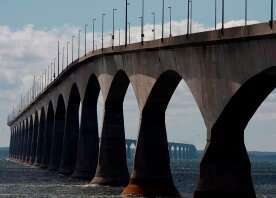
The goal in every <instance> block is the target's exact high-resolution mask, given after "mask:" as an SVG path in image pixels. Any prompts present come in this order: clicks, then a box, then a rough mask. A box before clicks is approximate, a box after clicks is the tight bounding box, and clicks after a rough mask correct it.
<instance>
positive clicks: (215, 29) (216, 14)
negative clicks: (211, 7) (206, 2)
mask: <svg viewBox="0 0 276 198" xmlns="http://www.w3.org/2000/svg"><path fill="white" fill-rule="evenodd" d="M215 30H217V0H215Z"/></svg>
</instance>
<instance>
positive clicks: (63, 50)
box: [62, 46, 65, 71]
mask: <svg viewBox="0 0 276 198" xmlns="http://www.w3.org/2000/svg"><path fill="white" fill-rule="evenodd" d="M64 53H65V47H64V46H63V48H62V71H63V68H64Z"/></svg>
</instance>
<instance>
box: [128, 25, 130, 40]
mask: <svg viewBox="0 0 276 198" xmlns="http://www.w3.org/2000/svg"><path fill="white" fill-rule="evenodd" d="M128 43H129V44H130V23H128Z"/></svg>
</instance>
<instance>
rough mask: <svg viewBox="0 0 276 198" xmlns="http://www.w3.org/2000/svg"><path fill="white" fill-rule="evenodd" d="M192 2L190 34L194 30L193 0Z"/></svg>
mask: <svg viewBox="0 0 276 198" xmlns="http://www.w3.org/2000/svg"><path fill="white" fill-rule="evenodd" d="M190 4H191V7H190V9H191V13H190V34H191V33H192V32H193V29H192V27H193V0H190Z"/></svg>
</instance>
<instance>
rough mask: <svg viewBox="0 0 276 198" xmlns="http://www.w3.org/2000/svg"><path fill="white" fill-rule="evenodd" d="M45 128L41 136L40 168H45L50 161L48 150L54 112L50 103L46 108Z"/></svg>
mask: <svg viewBox="0 0 276 198" xmlns="http://www.w3.org/2000/svg"><path fill="white" fill-rule="evenodd" d="M46 117H47V118H46V126H45V131H44V136H43V148H42V160H41V165H40V167H41V168H47V167H48V164H49V159H50V150H51V145H52V141H51V140H52V135H53V129H54V110H53V106H52V104H51V103H50V105H49V107H48V112H47V116H46Z"/></svg>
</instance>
